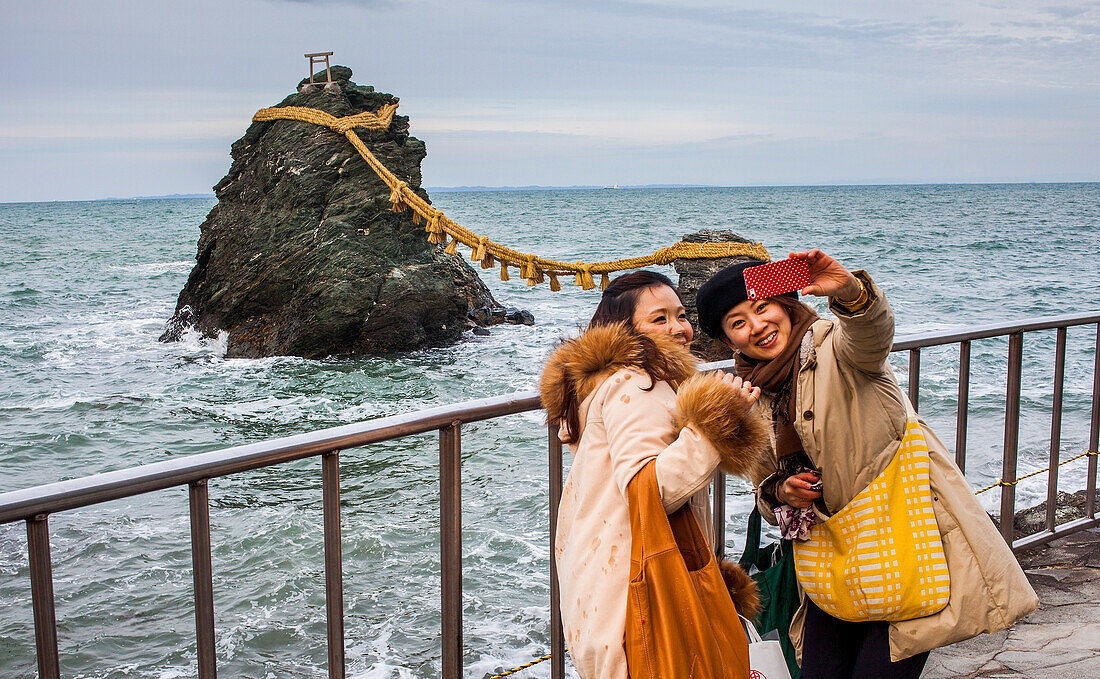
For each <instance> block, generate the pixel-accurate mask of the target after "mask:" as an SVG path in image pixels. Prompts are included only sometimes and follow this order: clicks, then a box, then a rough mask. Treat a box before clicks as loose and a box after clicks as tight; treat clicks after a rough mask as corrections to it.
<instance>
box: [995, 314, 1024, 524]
mask: <svg viewBox="0 0 1100 679" xmlns="http://www.w3.org/2000/svg"><path fill="white" fill-rule="evenodd" d="M1023 355H1024V334H1023V333H1022V332H1014V333H1012V334H1011V335H1009V337H1008V385H1007V387H1006V393H1005V439H1004V441H1005V445H1004V459H1003V462H1002V464H1001V520H1000V523H1001V525H1000V528H1001V535H1002V536H1003V537H1004V539H1005V541H1007V542H1008V544H1010V545H1011V544H1012V532H1013V523H1014V520H1015V518H1016V452H1017V449H1018V448H1019V441H1020V379H1021V371H1022V365H1023Z"/></svg>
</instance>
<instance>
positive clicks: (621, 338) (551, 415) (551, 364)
mask: <svg viewBox="0 0 1100 679" xmlns="http://www.w3.org/2000/svg"><path fill="white" fill-rule="evenodd" d="M647 337H649V338H651V339H652V340H653V341H654V343H655V344H656V345H657V353H656V355H655V356H654V357H653V362H654V363H657V364H659V366H660V368H661V371H662V372H664V373H665V374H669V375H676V376H678V377H677V379H676V381H677V382H682V381H684V380H686V379H688V378H689V377H691V376H692V375H694V374H695V357H694V356H692V355H691V352H689V351H688V350H687V348H686V347H682V346H680V345H679V344H677V343H676V342H675V341H674V340H673V339H672V338H671V337H669V336H667V335H647ZM643 357H644V346H643V343H642V340H641V338H640V337H639V335H638V334H637V333H636V332H634V331H632V330H630V329H628V328H627V327H626V326H625V325H624V324H617V325H604V326H597V327H594V328H589V329H588V330H587V331H585V332H584V334H582V335H581V336H580V337H578V338H576V339H570V340H564V341H562V343H561V345H560V346H558V348H557V349H555V350H554V353H552V354H551V355H550V358H549V359H548V360H547V361H546V366H545V367H544V368H543V370H542V378H541V379H540V380H539V396H540V397H541V399H542V406H543V407H544V408H546V416H547V421H549V422H560V421H561V420H562V417H563V416H564V414H565V408H566V406H567V405H568V403H569V401H570V399H574V398H575V399H576V401H577V403H578V404H580V403H582V402H583V401H584V399H585V398H587V397H588V395H589V394H591V393H592V392H593V391H595V390H596V388H597V387H599V385H600V384H601V383H602V382H603V381H604V380H605V379H607V378H608V377H610V376H611V375H614V374H615V373H616V372H618V371H619V370H622V369H623V368H637V369H639V370H641V369H642V366H643V360H644V358H643ZM674 386H676V385H674Z"/></svg>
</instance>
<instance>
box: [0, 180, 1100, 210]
mask: <svg viewBox="0 0 1100 679" xmlns="http://www.w3.org/2000/svg"><path fill="white" fill-rule="evenodd" d="M1056 184H1100V179H1093V180H1089V179H1080V180H1061V181H1057V180H1013V181H972V182H960V181H925V182H905V181H883V182H839V183H805V184H784V183H762V184H624V185H621V186H620V185H615V186H603V185H599V184H561V185H558V184H527V185H512V186H488V185H479V184H474V185H458V186H421V187H420V188H422V189H423V190H424V191H428V192H432V191H434V192H437V193H491V192H494V191H592V190H610V191H620V190H624V189H633V190H652V189H763V188H775V189H784V188H786V189H800V188H831V187H837V188H839V187H852V188H858V187H868V188H870V187H878V186H1015V185H1056ZM216 197H217V196H216V195H215V194H214V193H213V192H209V193H168V194H161V195H147V196H130V197H128V198H119V197H106V198H53V199H49V200H6V201H0V205H31V204H36V203H97V202H123V201H128V200H194V199H199V198H216Z"/></svg>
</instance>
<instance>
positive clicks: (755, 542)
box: [737, 506, 761, 573]
mask: <svg viewBox="0 0 1100 679" xmlns="http://www.w3.org/2000/svg"><path fill="white" fill-rule="evenodd" d="M760 528H761V525H760V510H759V509H758V508H757V507H755V506H753V508H752V512H751V513H750V514H749V525H748V527H747V528H746V530H745V550H744V551H743V552H741V558H740V559H739V560H738V562H737V563H738V564H739V565H740V566H741V567H742V568H744V569H745V572H746V573H747V572H748V568H749V567H750V566H753V565H755V564H756V560H757V558H758V557H759V555H760Z"/></svg>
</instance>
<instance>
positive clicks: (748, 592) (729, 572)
mask: <svg viewBox="0 0 1100 679" xmlns="http://www.w3.org/2000/svg"><path fill="white" fill-rule="evenodd" d="M718 570H720V571H722V580H723V581H725V583H726V589H728V590H729V591H730V598H731V599H733V606H734V608H736V609H737V613H738V614H740V615H743V616H745V617H746V618H748V619H749V620H756V616H757V614H759V613H760V593H759V592H758V591H757V588H756V581H755V580H753V579H752V578H750V577H749V576H748V574H747V573H745V570H744V569H743V568H741V567H740V566H738V565H737V564H736V563H734V562H732V561H727V560H725V559H722V560H721V561H719V562H718Z"/></svg>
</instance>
